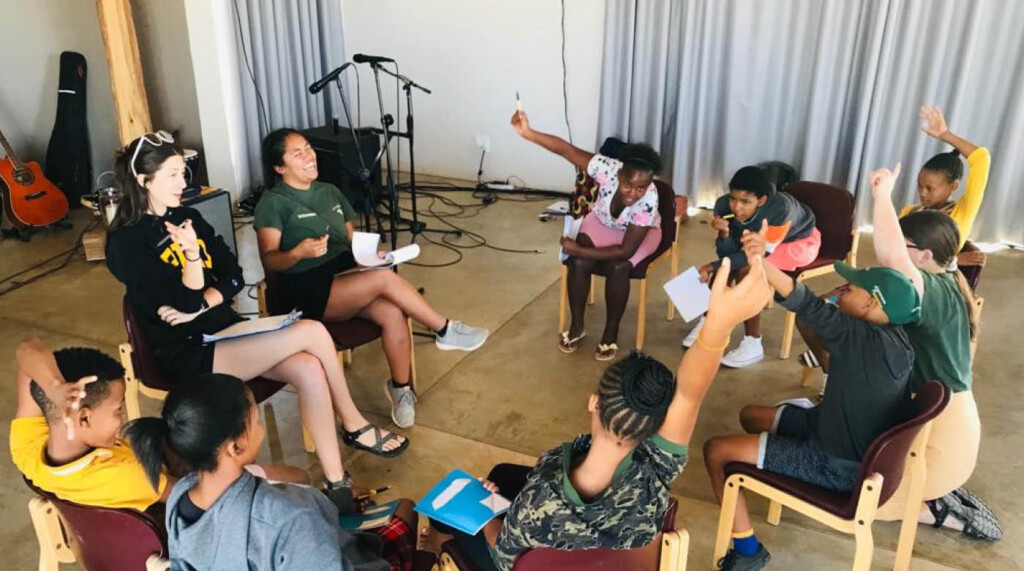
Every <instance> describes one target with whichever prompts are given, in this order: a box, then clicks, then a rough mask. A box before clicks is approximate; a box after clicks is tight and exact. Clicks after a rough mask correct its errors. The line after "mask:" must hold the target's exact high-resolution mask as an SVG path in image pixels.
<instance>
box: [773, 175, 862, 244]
mask: <svg viewBox="0 0 1024 571" xmlns="http://www.w3.org/2000/svg"><path fill="white" fill-rule="evenodd" d="M786 193H788V194H789V195H790V196H792V197H793V198H795V199H797V200H799V201H800V202H802V203H803V204H806V205H807V207H808V208H810V209H811V212H813V213H814V217H815V219H816V221H817V222H816V224H815V225H816V226H817V227H818V231H819V232H821V249H820V250H819V251H818V257H820V258H832V259H835V260H842V259H845V258H846V255H847V254H849V253H850V248H851V247H853V214H854V209H855V207H856V202H855V201H854V198H853V195H852V194H850V193H849V192H847V191H845V190H843V189H841V188H839V187H837V186H832V185H831V184H824V183H820V182H810V181H806V180H800V181H797V182H794V183H791V184H790V185H788V186H787V187H786Z"/></svg>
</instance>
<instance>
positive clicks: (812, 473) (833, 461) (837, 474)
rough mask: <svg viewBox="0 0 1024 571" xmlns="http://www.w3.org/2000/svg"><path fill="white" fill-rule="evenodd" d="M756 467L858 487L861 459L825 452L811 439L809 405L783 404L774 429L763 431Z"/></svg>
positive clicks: (846, 488) (840, 488) (828, 485)
mask: <svg viewBox="0 0 1024 571" xmlns="http://www.w3.org/2000/svg"><path fill="white" fill-rule="evenodd" d="M757 467H758V468H760V469H762V470H765V471H768V472H773V473H775V474H782V475H783V476H789V477H791V478H796V479H797V480H800V481H803V482H807V483H809V484H814V485H815V486H820V487H822V488H825V489H828V490H832V491H835V492H844V493H846V492H851V491H853V489H854V487H856V485H857V483H858V480H857V477H858V475H859V473H860V462H854V461H853V460H847V459H845V458H840V457H838V456H834V455H832V454H829V453H828V452H825V451H824V450H822V449H821V447H819V446H818V445H817V444H814V443H813V442H811V440H810V434H809V431H808V423H807V409H803V408H800V407H796V406H789V405H782V406H780V407H779V408H778V410H777V412H776V413H775V423H774V425H773V426H772V432H771V433H767V432H762V433H761V441H760V444H759V446H758V451H757Z"/></svg>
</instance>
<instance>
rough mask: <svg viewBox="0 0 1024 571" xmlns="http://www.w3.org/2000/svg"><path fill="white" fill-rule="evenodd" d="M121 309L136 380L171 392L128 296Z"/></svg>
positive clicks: (168, 382) (169, 384)
mask: <svg viewBox="0 0 1024 571" xmlns="http://www.w3.org/2000/svg"><path fill="white" fill-rule="evenodd" d="M121 307H122V312H123V314H124V330H125V332H126V333H127V334H128V343H129V344H131V346H132V369H133V370H134V371H135V376H136V378H138V379H139V382H141V383H142V384H144V385H146V386H147V387H152V388H154V389H160V390H162V391H166V390H170V388H171V386H172V385H171V383H170V381H169V380H168V379H167V378H165V377H164V374H163V372H161V371H160V364H159V361H157V360H156V353H154V352H153V346H152V345H150V344H149V340H147V339H146V336H145V335H144V334H143V333H142V327H141V326H140V324H139V316H138V315H137V314H136V313H135V310H134V309H133V308H132V304H131V302H129V301H128V296H125V297H124V299H123V300H122V302H121Z"/></svg>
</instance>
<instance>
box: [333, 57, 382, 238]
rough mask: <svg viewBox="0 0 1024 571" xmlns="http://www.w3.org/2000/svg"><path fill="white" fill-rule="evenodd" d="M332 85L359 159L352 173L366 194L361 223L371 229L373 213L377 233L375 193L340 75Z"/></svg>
mask: <svg viewBox="0 0 1024 571" xmlns="http://www.w3.org/2000/svg"><path fill="white" fill-rule="evenodd" d="M334 85H335V87H337V89H338V97H339V98H341V108H342V110H343V111H344V112H345V121H346V122H347V123H348V132H349V135H350V136H351V137H352V142H353V143H354V144H355V147H356V157H357V158H358V159H359V171H358V172H356V173H354V174H355V178H356V179H357V180H358V181H359V183H360V186H362V187H363V188H364V189H365V190H366V194H367V198H366V199H365V200H363V221H364V222H365V224H366V227H367V229H369V228H370V227H371V226H370V213H371V212H373V213H374V218H375V219H376V221H377V231H378V232H382V229H381V224H380V215H379V214H377V212H376V204H377V196H376V192H375V190H374V188H373V185H372V184H369V181H370V169H369V168H368V167H367V166H366V161H365V160H363V150H362V147H361V146H360V144H359V137H358V136H356V129H355V127H354V126H353V124H352V115H351V113H350V112H349V108H348V101H347V100H346V98H345V89H344V88H343V86H342V85H341V76H340V75H339V76H338V77H337V78H335V80H334ZM334 131H335V133H337V131H338V122H337V120H335V121H334ZM383 152H384V149H381V152H380V153H377V156H376V157H374V160H373V164H374V165H376V164H377V161H378V160H380V155H381V153H383ZM342 168H343V169H344V166H343V165H342ZM349 174H353V173H349Z"/></svg>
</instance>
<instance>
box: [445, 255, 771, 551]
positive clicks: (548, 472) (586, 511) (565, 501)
mask: <svg viewBox="0 0 1024 571" xmlns="http://www.w3.org/2000/svg"><path fill="white" fill-rule="evenodd" d="M749 262H750V266H751V271H750V272H749V273H748V275H747V277H745V278H744V279H743V280H742V281H740V282H739V283H738V284H737V285H736V286H735V287H732V288H728V287H726V279H727V278H728V276H729V264H730V260H728V259H727V260H725V261H724V262H723V265H724V268H725V271H724V272H719V274H718V276H717V277H716V279H715V281H714V284H713V287H712V294H711V303H710V308H709V310H708V315H707V321H706V323H705V325H704V328H703V331H701V334H700V336H699V337H698V339H697V343H696V347H695V348H694V350H691V351H689V352H687V353H686V355H685V356H684V357H683V360H682V362H681V363H680V365H679V369H678V371H677V375H678V382H677V381H676V380H675V379H673V378H672V372H671V371H670V370H669V369H668V368H667V367H665V366H664V365H662V364H661V363H659V362H658V361H656V360H654V359H652V358H651V357H647V356H645V355H641V354H639V353H633V354H631V355H630V356H628V357H626V358H625V359H622V360H620V361H618V362H616V363H615V364H613V365H612V366H610V367H609V368H608V370H607V371H605V373H604V375H603V376H602V377H601V381H600V383H599V384H598V388H597V392H596V393H595V394H592V395H590V399H589V401H588V404H587V410H588V411H589V412H590V419H591V421H590V424H591V427H590V434H585V435H581V436H578V437H577V438H576V439H575V440H573V441H572V442H569V443H565V444H562V445H561V446H559V447H557V448H554V449H552V450H549V451H548V452H546V453H545V454H543V455H542V456H541V457H540V459H539V460H538V462H537V465H536V467H534V468H533V470H529V468H526V467H525V466H509V465H500V466H497V467H496V468H495V469H494V470H493V471H492V472H491V475H490V476H488V479H489V480H491V481H493V483H492V482H491V481H488V482H485V486H488V488H489V489H492V490H495V489H499V490H500V491H501V492H502V493H503V494H504V495H505V496H506V497H508V498H514V500H513V502H512V506H511V508H510V509H509V511H508V513H507V514H506V517H505V519H504V520H501V519H495V520H492V521H491V522H490V523H488V525H487V526H486V527H484V529H483V530H482V531H481V532H480V533H478V534H477V535H476V536H468V535H465V534H461V533H453V535H454V536H455V541H456V542H457V543H458V544H459V545H460V546H461V547H462V548H463V551H464V552H466V553H467V554H468V555H469V556H470V557H471V558H472V559H473V560H474V562H475V563H476V564H477V566H479V567H480V568H481V569H483V570H491V569H501V570H508V569H511V568H512V566H513V564H514V563H515V560H516V557H518V556H519V555H520V554H522V553H523V552H525V551H527V550H529V549H533V548H537V547H554V548H557V549H562V550H581V549H593V548H598V547H605V548H615V549H633V548H638V547H642V546H644V545H647V544H649V543H650V542H651V541H652V540H653V539H654V538H655V536H657V534H658V530H659V529H660V526H661V522H662V520H663V519H664V517H665V512H666V510H667V509H668V503H669V489H670V487H671V485H672V481H673V480H675V479H676V477H677V476H679V474H680V473H681V472H682V470H683V466H684V465H685V464H686V459H687V445H688V444H689V442H690V437H691V436H692V434H693V428H694V424H695V423H696V420H697V414H698V412H699V411H700V406H701V403H702V402H703V400H704V395H705V394H706V393H707V390H708V387H709V386H710V385H711V380H712V378H714V376H715V372H716V371H717V370H718V365H719V362H720V361H721V359H722V351H723V350H724V349H725V347H726V345H727V344H728V341H729V332H730V331H731V330H732V328H733V327H735V326H736V325H737V324H739V323H740V322H742V321H743V320H744V319H747V318H749V317H750V316H751V315H754V314H756V313H757V312H758V311H760V310H761V308H763V307H764V305H765V303H767V302H768V296H769V295H770V290H769V288H768V284H767V281H766V279H765V276H764V269H763V262H762V260H761V258H760V257H759V256H756V257H752V258H750V259H749ZM524 480H525V483H524ZM495 484H497V485H495ZM517 488H518V489H517ZM434 528H435V529H436V530H438V531H442V532H444V533H452V532H454V531H455V530H451V529H450V528H447V527H446V526H440V525H437V524H434Z"/></svg>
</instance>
